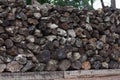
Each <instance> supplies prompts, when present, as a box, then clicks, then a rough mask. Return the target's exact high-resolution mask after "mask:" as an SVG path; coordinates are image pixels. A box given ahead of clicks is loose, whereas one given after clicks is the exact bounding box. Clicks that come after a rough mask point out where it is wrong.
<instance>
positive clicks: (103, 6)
mask: <svg viewBox="0 0 120 80" xmlns="http://www.w3.org/2000/svg"><path fill="white" fill-rule="evenodd" d="M101 5H102V8H105V5H104V2H103V0H101Z"/></svg>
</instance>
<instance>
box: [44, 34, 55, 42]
mask: <svg viewBox="0 0 120 80" xmlns="http://www.w3.org/2000/svg"><path fill="white" fill-rule="evenodd" d="M46 38H47V40H48V41H53V40H55V39H56V38H57V37H56V36H54V35H49V36H46Z"/></svg>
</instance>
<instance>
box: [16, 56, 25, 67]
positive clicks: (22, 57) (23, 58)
mask: <svg viewBox="0 0 120 80" xmlns="http://www.w3.org/2000/svg"><path fill="white" fill-rule="evenodd" d="M15 60H16V61H17V62H18V63H19V64H21V65H23V64H26V63H27V58H26V57H24V56H23V55H21V54H18V55H17V56H16V57H15Z"/></svg>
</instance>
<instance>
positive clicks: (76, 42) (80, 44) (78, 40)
mask: <svg viewBox="0 0 120 80" xmlns="http://www.w3.org/2000/svg"><path fill="white" fill-rule="evenodd" d="M75 45H76V47H82V40H80V39H76V41H75Z"/></svg>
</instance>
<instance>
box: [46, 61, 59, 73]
mask: <svg viewBox="0 0 120 80" xmlns="http://www.w3.org/2000/svg"><path fill="white" fill-rule="evenodd" d="M57 63H58V61H56V60H50V61H49V62H48V64H47V66H46V69H45V70H47V71H56V70H57V68H58V65H57Z"/></svg>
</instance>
